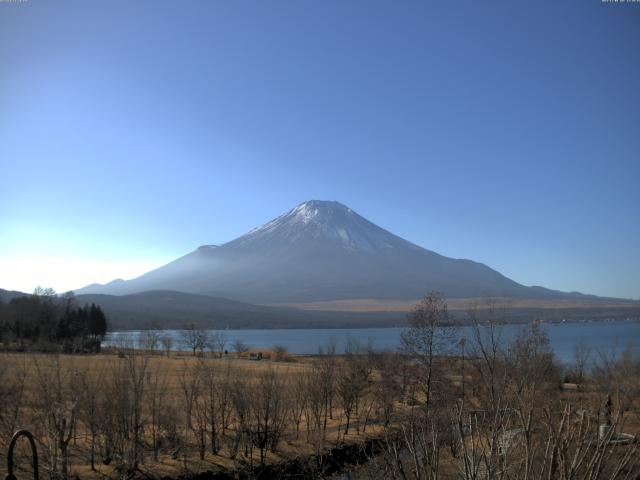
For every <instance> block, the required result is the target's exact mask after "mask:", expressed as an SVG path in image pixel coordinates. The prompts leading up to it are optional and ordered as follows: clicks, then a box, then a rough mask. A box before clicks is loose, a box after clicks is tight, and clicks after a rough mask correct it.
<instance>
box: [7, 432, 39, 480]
mask: <svg viewBox="0 0 640 480" xmlns="http://www.w3.org/2000/svg"><path fill="white" fill-rule="evenodd" d="M22 436H25V437H27V440H29V445H31V465H33V480H38V450H37V449H36V441H35V440H34V438H33V435H32V434H31V432H29V431H28V430H18V431H17V432H16V433H14V434H13V437H11V443H9V451H8V453H7V472H9V473H8V474H7V476H6V478H5V480H17V479H16V476H15V475H14V474H13V449H14V448H15V446H16V442H17V441H18V438H20V437H22Z"/></svg>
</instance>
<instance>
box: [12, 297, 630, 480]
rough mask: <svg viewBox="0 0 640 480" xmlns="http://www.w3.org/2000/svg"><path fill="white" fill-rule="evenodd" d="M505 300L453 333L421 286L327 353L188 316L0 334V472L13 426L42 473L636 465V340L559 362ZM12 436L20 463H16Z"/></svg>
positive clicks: (605, 475)
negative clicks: (509, 330)
mask: <svg viewBox="0 0 640 480" xmlns="http://www.w3.org/2000/svg"><path fill="white" fill-rule="evenodd" d="M41 301H44V300H41ZM47 301H48V300H47ZM78 308H84V307H78ZM34 311H36V312H41V310H34ZM64 311H65V310H64V309H63V310H60V311H58V314H59V315H58V316H55V315H54V316H51V317H50V318H52V319H57V321H59V319H60V318H64V317H65V316H64V314H62V313H60V312H64ZM504 315H505V311H504V310H502V309H500V308H499V307H498V306H496V305H494V306H493V307H491V306H490V308H486V309H483V310H482V311H477V310H476V311H473V310H471V311H469V325H471V327H472V328H471V332H472V334H471V335H467V336H465V337H463V338H461V337H460V335H459V331H458V329H457V327H456V326H455V324H453V322H452V321H451V317H450V313H449V310H448V305H447V301H446V300H445V299H444V298H443V297H441V296H438V295H437V294H429V295H427V296H426V297H425V298H424V299H422V300H421V301H420V302H419V303H418V304H417V305H416V306H415V308H414V310H413V311H412V313H411V314H410V315H409V317H408V320H407V327H406V329H405V330H404V331H403V335H402V349H401V350H400V351H397V352H384V351H376V350H374V349H373V348H371V346H370V345H367V344H365V343H361V342H359V341H358V340H355V339H350V340H348V341H347V346H346V350H345V353H344V354H340V355H339V354H338V353H337V352H336V348H335V345H332V344H327V345H326V346H324V347H323V348H322V349H320V351H319V352H318V353H317V354H316V355H309V356H301V355H293V354H290V353H289V352H287V351H286V348H284V347H280V346H277V345H274V346H273V348H271V349H270V350H269V351H261V352H255V351H251V349H250V348H249V347H248V346H247V345H244V344H242V342H235V343H234V344H233V345H229V344H227V342H226V338H225V337H224V335H223V334H222V333H220V332H217V333H214V334H210V333H208V332H206V331H204V330H201V329H199V328H198V327H197V326H195V325H189V326H188V327H187V328H185V329H184V330H183V336H182V338H181V351H174V350H173V349H172V347H173V344H172V340H167V339H166V338H163V337H162V336H161V335H160V334H159V333H158V332H155V331H148V332H146V334H145V335H144V336H142V337H141V338H140V339H139V343H138V344H137V345H134V344H133V343H132V342H131V340H130V339H126V338H123V339H122V341H121V342H120V343H119V344H117V345H114V346H113V347H109V348H105V349H103V351H102V352H101V353H91V354H89V353H87V352H85V351H83V350H71V351H69V352H68V353H61V352H62V349H58V350H57V351H53V352H52V351H50V350H49V351H31V352H29V351H28V350H29V348H22V350H24V351H18V350H21V349H20V348H18V347H19V343H17V342H15V341H13V342H12V341H10V339H9V338H3V342H4V345H5V349H4V353H0V406H1V408H0V475H2V476H3V475H5V474H6V472H5V471H4V470H3V469H4V466H5V465H6V458H5V457H4V456H5V455H6V449H7V444H8V441H9V439H10V437H11V434H12V433H13V431H15V430H17V429H18V428H26V429H29V430H30V431H32V433H33V434H34V435H35V437H36V440H37V445H38V451H39V455H40V471H41V476H42V478H46V477H48V478H51V479H68V478H79V479H85V478H87V479H103V478H143V477H144V478H202V479H204V478H286V476H287V475H297V478H323V477H326V476H328V475H329V474H331V473H335V472H338V471H340V470H343V469H345V468H348V469H351V468H356V467H355V466H354V465H353V464H354V463H355V464H358V466H357V472H358V476H359V478H398V479H399V478H403V479H404V478H412V479H416V480H417V479H430V480H437V479H445V480H446V479H463V480H472V479H480V478H505V479H521V478H531V479H533V478H536V479H537V478H554V479H560V480H569V479H575V480H578V479H584V478H590V479H593V480H597V479H607V480H612V479H625V478H636V477H637V476H638V475H640V443H639V442H638V436H639V435H640V358H639V357H638V354H637V352H635V351H634V350H633V349H632V348H629V349H627V350H626V351H625V352H623V353H622V355H619V356H616V357H615V358H613V357H609V356H606V355H603V354H596V353H595V352H592V351H590V349H589V347H588V346H586V345H578V347H576V350H575V352H574V358H573V361H572V362H571V363H570V364H567V365H563V364H560V363H559V362H558V361H557V359H556V358H555V357H554V354H553V351H552V350H551V348H550V345H549V339H548V337H547V336H546V334H545V332H544V330H543V329H541V328H540V325H539V324H538V323H527V324H523V325H522V326H521V327H520V328H519V330H518V334H517V335H516V336H515V337H513V338H511V337H509V338H507V337H506V336H504V335H503V329H504V326H505V323H506V322H505V320H506V318H505V316H504ZM25 345H26V342H25ZM37 345H39V344H38V343H36V342H34V343H33V344H32V346H33V347H34V350H35V346H37ZM26 346H27V347H28V346H29V345H26ZM136 347H137V348H136ZM26 447H27V446H26V444H23V443H22V442H21V443H20V444H19V448H18V450H17V457H16V459H15V460H16V464H17V465H18V467H19V468H20V470H19V472H18V478H21V477H24V478H26V477H28V476H30V467H29V460H28V456H27V448H26Z"/></svg>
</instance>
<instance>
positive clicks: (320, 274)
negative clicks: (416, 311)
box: [76, 200, 581, 304]
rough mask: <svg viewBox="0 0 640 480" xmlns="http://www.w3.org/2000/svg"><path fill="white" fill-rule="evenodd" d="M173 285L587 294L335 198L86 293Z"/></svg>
mask: <svg viewBox="0 0 640 480" xmlns="http://www.w3.org/2000/svg"><path fill="white" fill-rule="evenodd" d="M150 290H164V291H166V290H172V291H178V292H184V293H190V294H196V295H208V296H215V297H222V298H227V299H232V300H236V301H242V302H249V303H254V304H255V303H258V304H271V303H274V304H275V303H280V304H283V303H300V302H316V301H331V300H344V299H358V298H372V299H415V298H420V297H421V296H422V295H424V294H425V293H426V292H429V291H438V292H441V293H442V294H444V295H445V296H447V297H450V298H469V297H482V296H487V295H497V296H501V297H512V298H566V297H576V296H581V294H577V293H564V292H558V291H553V290H549V289H545V288H542V287H527V286H524V285H521V284H519V283H517V282H515V281H513V280H511V279H509V278H507V277H505V276H504V275H502V274H500V273H499V272H497V271H495V270H493V269H491V268H490V267H488V266H486V265H484V264H481V263H478V262H474V261H472V260H466V259H453V258H449V257H445V256H442V255H439V254H437V253H435V252H433V251H430V250H427V249H425V248H422V247H419V246H417V245H415V244H413V243H411V242H408V241H407V240H404V239H402V238H400V237H398V236H396V235H394V234H392V233H391V232H388V231H387V230H384V229H382V228H380V227H378V226H377V225H375V224H373V223H372V222H370V221H368V220H367V219H365V218H363V217H362V216H360V215H358V214H357V213H356V212H354V211H353V210H352V209H350V208H349V207H347V206H345V205H343V204H341V203H339V202H335V201H319V200H312V201H308V202H304V203H301V204H300V205H298V206H297V207H295V208H294V209H292V210H290V211H289V212H287V213H285V214H283V215H280V216H279V217H277V218H275V219H273V220H271V221H270V222H268V223H266V224H264V225H262V226H261V227H258V228H255V229H253V230H251V231H250V232H248V233H247V234H245V235H243V236H241V237H239V238H236V239H235V240H232V241H230V242H228V243H225V244H223V245H219V246H218V245H203V246H201V247H199V248H197V249H196V250H194V251H193V252H191V253H189V254H187V255H185V256H183V257H180V258H178V259H177V260H175V261H173V262H171V263H169V264H167V265H165V266H162V267H160V268H158V269H155V270H152V271H150V272H148V273H146V274H144V275H142V276H140V277H138V278H135V279H132V280H126V281H125V280H115V281H113V282H110V283H108V284H105V285H98V284H93V285H90V286H87V287H85V288H82V289H80V290H78V291H77V292H76V293H78V294H94V293H100V294H109V295H130V294H135V293H140V292H145V291H150Z"/></svg>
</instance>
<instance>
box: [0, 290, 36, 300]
mask: <svg viewBox="0 0 640 480" xmlns="http://www.w3.org/2000/svg"><path fill="white" fill-rule="evenodd" d="M27 295H29V294H28V293H23V292H18V291H16V290H3V289H2V288H0V301H1V302H4V303H9V302H10V301H11V300H13V299H14V298H18V297H25V296H27Z"/></svg>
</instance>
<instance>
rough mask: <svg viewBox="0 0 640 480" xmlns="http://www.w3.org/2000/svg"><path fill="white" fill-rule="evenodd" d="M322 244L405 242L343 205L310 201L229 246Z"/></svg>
mask: <svg viewBox="0 0 640 480" xmlns="http://www.w3.org/2000/svg"><path fill="white" fill-rule="evenodd" d="M321 241H322V242H324V243H327V242H328V243H331V244H334V246H338V245H339V246H341V247H342V248H347V249H362V250H372V249H376V248H389V247H393V246H394V244H395V243H397V242H398V241H401V242H405V241H404V240H402V239H400V238H399V237H396V236H395V235H393V234H391V233H389V232H387V231H386V230H384V229H382V228H380V227H378V226H376V225H374V224H373V223H371V222H369V221H368V220H366V219H365V218H363V217H361V216H360V215H358V214H357V213H356V212H354V211H353V210H351V209H350V208H349V207H347V206H345V205H343V204H342V203H340V202H335V201H324V200H310V201H307V202H303V203H301V204H300V205H298V206H297V207H295V208H293V209H292V210H290V211H288V212H287V213H285V214H283V215H280V216H279V217H277V218H275V219H273V220H271V221H270V222H268V223H266V224H264V225H262V226H261V227H258V228H255V229H253V230H251V231H250V232H249V233H247V234H246V235H243V236H242V237H240V238H238V239H236V240H233V241H232V242H230V243H231V244H236V245H245V246H248V245H252V244H253V245H255V244H259V243H269V244H270V245H273V244H275V243H280V244H282V246H284V244H289V245H290V244H292V243H302V242H306V243H309V242H313V243H315V244H317V242H321ZM405 243H406V242H405Z"/></svg>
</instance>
